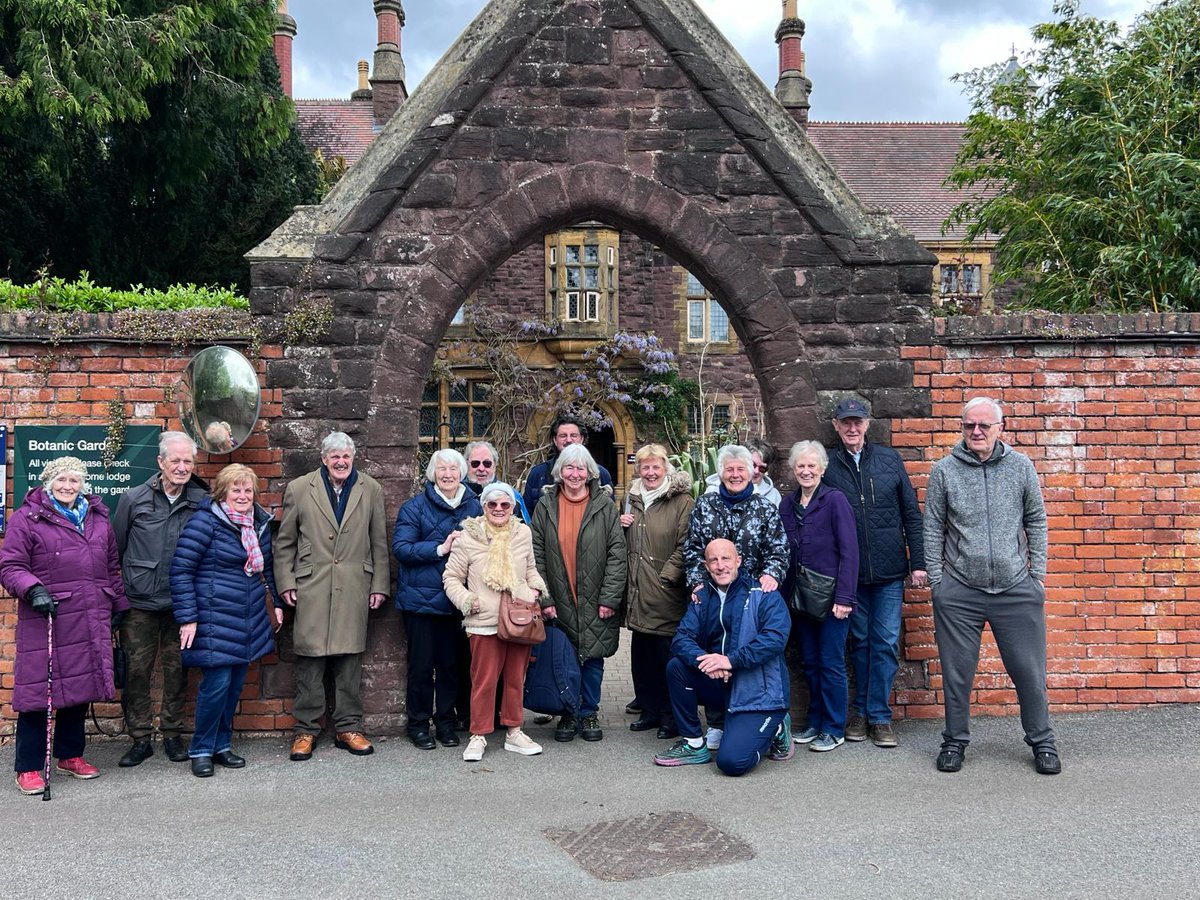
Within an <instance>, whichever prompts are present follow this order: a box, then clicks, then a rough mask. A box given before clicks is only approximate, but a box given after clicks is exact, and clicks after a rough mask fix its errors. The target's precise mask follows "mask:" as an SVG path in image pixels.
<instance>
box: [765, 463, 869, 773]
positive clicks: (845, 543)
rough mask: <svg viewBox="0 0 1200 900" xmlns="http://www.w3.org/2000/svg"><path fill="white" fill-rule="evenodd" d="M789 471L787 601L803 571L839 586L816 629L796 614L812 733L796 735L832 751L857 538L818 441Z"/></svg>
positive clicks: (840, 727) (838, 728)
mask: <svg viewBox="0 0 1200 900" xmlns="http://www.w3.org/2000/svg"><path fill="white" fill-rule="evenodd" d="M788 465H789V466H790V467H791V470H792V473H793V474H794V475H795V477H796V483H797V484H798V485H799V487H798V488H796V492H795V493H794V494H790V495H789V496H787V497H785V498H784V500H783V503H782V504H781V505H780V507H779V514H780V516H781V517H782V518H783V527H784V529H785V530H786V531H787V536H788V546H789V549H790V552H791V563H790V565H789V567H788V577H787V579H786V581H785V584H784V589H783V595H784V596H785V597H791V596H792V592H793V589H794V586H795V581H796V576H797V574H798V573H799V572H800V570H801V568H802V567H804V568H808V569H811V570H812V571H814V572H817V573H819V574H821V575H828V576H831V577H834V578H836V579H837V584H836V587H835V588H834V597H833V609H832V611H831V612H830V614H829V615H828V616H826V617H825V618H824V619H823V620H821V621H817V620H815V619H813V618H811V617H810V616H808V615H806V614H804V613H799V612H796V611H795V610H794V609H793V615H792V618H793V623H792V633H793V634H795V635H796V638H797V640H798V642H799V645H800V649H801V652H802V653H803V656H804V675H805V677H806V678H807V679H808V694H809V702H808V727H806V728H805V729H804V730H803V731H801V732H800V733H799V734H798V735H796V738H795V740H796V743H797V744H808V749H809V750H814V751H817V752H823V751H826V750H833V749H834V748H836V747H838V746H839V745H840V744H841V743H842V742H843V741H844V740H845V732H846V704H847V697H846V635H847V633H848V632H849V628H850V614H851V613H852V612H854V604H855V603H856V602H857V597H858V532H857V529H856V526H855V523H854V510H852V509H851V508H850V502H849V501H848V500H847V499H846V497H845V495H844V494H842V492H841V491H839V490H837V489H836V488H831V487H829V486H828V485H823V484H821V476H822V475H824V474H825V469H826V467H827V466H828V465H829V457H828V455H827V454H826V453H825V448H824V447H822V446H821V445H820V444H818V443H817V442H816V441H800V442H799V443H797V444H795V445H794V446H793V447H792V452H791V454H790V455H789V456H788Z"/></svg>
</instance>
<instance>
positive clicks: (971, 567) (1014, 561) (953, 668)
mask: <svg viewBox="0 0 1200 900" xmlns="http://www.w3.org/2000/svg"><path fill="white" fill-rule="evenodd" d="M1003 428H1004V415H1003V412H1002V411H1001V409H1000V404H999V403H997V402H996V401H995V400H992V399H990V398H988V397H976V398H975V399H973V400H971V401H969V402H968V403H967V405H966V406H965V407H963V414H962V430H963V440H962V441H961V442H960V443H958V444H955V445H954V448H953V449H952V450H951V452H950V455H949V456H946V457H945V458H943V459H940V460H938V461H937V462H936V463H935V464H934V466H933V470H932V471H931V472H930V473H929V486H928V488H927V490H926V494H925V558H926V562H927V563H928V565H929V582H930V584H931V585H932V586H933V623H934V633H935V637H936V639H937V645H938V654H939V655H940V657H941V664H942V687H943V691H944V693H945V697H946V700H945V703H946V727H945V730H944V731H943V732H942V749H941V752H940V753H939V754H938V758H937V767H938V769H939V770H940V771H942V772H957V771H958V770H959V769H961V768H962V764H963V754H964V752H965V751H966V747H967V744H968V743H969V742H970V737H971V732H970V713H971V686H972V683H973V682H974V680H975V669H976V666H977V665H978V663H979V643H980V638H981V635H982V633H983V626H984V624H985V623H986V624H989V625H991V627H992V635H993V636H994V637H995V639H996V646H997V647H998V648H999V649H1000V658H1001V659H1002V660H1003V661H1004V668H1005V670H1006V671H1007V672H1008V674H1009V677H1010V678H1012V681H1013V685H1014V686H1015V687H1016V689H1017V701H1018V702H1019V703H1020V706H1021V726H1022V727H1023V728H1024V729H1025V743H1027V744H1028V745H1029V746H1030V747H1032V748H1033V760H1034V767H1035V768H1036V769H1037V771H1038V772H1039V773H1040V774H1042V775H1057V774H1058V773H1059V772H1061V771H1062V764H1061V763H1060V761H1059V758H1058V748H1057V746H1056V745H1055V740H1054V730H1053V729H1052V728H1051V727H1050V710H1049V703H1048V700H1047V696H1046V588H1045V582H1046V544H1047V533H1046V509H1045V506H1044V505H1043V503H1042V491H1041V486H1040V485H1039V484H1038V478H1037V472H1035V471H1034V468H1033V463H1032V462H1030V461H1029V458H1028V457H1027V456H1025V455H1023V454H1021V453H1018V452H1016V451H1015V450H1013V449H1012V447H1010V446H1009V445H1008V444H1005V443H1004V442H1003V441H1001V440H1000V433H1001V431H1002V430H1003Z"/></svg>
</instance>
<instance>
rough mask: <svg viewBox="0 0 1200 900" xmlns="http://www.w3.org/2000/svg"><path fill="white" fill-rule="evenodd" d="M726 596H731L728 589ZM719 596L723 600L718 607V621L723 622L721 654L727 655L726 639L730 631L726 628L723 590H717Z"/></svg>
mask: <svg viewBox="0 0 1200 900" xmlns="http://www.w3.org/2000/svg"><path fill="white" fill-rule="evenodd" d="M731 587H732V585H731ZM725 596H729V592H728V591H726V592H725ZM717 598H718V599H719V600H720V601H721V602H720V605H719V606H718V607H717V621H718V622H720V623H721V655H722V656H725V655H726V653H725V641H726V640H728V638H729V632H728V631H726V630H725V597H722V596H721V592H720V591H717Z"/></svg>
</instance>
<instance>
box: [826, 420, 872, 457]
mask: <svg viewBox="0 0 1200 900" xmlns="http://www.w3.org/2000/svg"><path fill="white" fill-rule="evenodd" d="M870 427H871V420H870V419H860V418H859V417H858V416H847V417H846V418H845V419H834V420H833V430H834V431H836V432H837V433H838V437H840V438H841V439H842V446H843V447H845V448H846V449H847V450H848V451H849V452H851V453H860V452H862V448H863V444H865V443H866V442H867V429H868V428H870Z"/></svg>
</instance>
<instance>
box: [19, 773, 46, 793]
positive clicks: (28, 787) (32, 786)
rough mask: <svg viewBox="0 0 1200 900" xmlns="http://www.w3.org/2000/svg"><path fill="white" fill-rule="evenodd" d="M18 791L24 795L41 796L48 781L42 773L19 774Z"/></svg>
mask: <svg viewBox="0 0 1200 900" xmlns="http://www.w3.org/2000/svg"><path fill="white" fill-rule="evenodd" d="M17 790H18V791H20V792H21V793H22V794H40V793H42V791H44V790H46V780H45V779H44V778H42V773H41V772H18V773H17Z"/></svg>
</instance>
